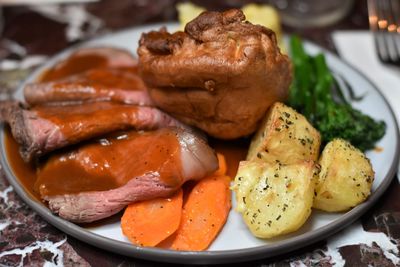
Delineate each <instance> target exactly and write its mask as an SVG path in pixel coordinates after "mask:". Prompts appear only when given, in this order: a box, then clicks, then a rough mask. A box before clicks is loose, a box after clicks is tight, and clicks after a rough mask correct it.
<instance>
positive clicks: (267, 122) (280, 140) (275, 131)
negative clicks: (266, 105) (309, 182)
mask: <svg viewBox="0 0 400 267" xmlns="http://www.w3.org/2000/svg"><path fill="white" fill-rule="evenodd" d="M320 145H321V136H320V134H319V132H318V131H317V130H316V129H315V128H314V127H313V126H312V125H311V124H310V123H309V122H308V121H307V119H306V118H305V117H304V116H303V115H301V114H300V113H298V112H296V111H295V110H294V109H292V108H290V107H288V106H286V105H284V104H282V103H280V102H276V103H275V104H274V105H272V107H271V108H270V109H269V111H268V113H267V116H265V118H264V120H263V122H262V124H261V127H260V128H259V129H258V131H257V133H256V134H255V136H254V137H253V139H252V141H251V144H250V149H249V152H248V154H247V158H246V160H255V159H260V160H262V161H268V162H275V161H276V160H279V161H280V162H282V163H286V164H290V163H296V162H299V161H303V160H312V161H317V160H318V156H319V147H320Z"/></svg>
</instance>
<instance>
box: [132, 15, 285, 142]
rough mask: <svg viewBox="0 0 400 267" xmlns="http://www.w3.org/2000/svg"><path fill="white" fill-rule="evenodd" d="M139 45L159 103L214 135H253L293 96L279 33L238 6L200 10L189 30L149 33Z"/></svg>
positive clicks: (146, 75) (144, 69)
mask: <svg viewBox="0 0 400 267" xmlns="http://www.w3.org/2000/svg"><path fill="white" fill-rule="evenodd" d="M139 44H140V46H139V48H138V54H139V70H140V71H141V76H142V78H143V80H144V81H145V83H146V85H147V86H148V88H149V94H150V96H151V98H152V100H153V101H154V103H155V104H156V106H158V107H159V108H161V109H163V110H165V111H167V112H168V113H169V114H171V115H173V116H174V117H176V118H178V119H180V120H181V121H183V122H185V123H187V124H190V125H195V126H197V127H199V128H200V129H202V130H204V131H205V132H207V133H208V134H210V135H212V136H214V137H217V138H223V139H233V138H238V137H241V136H245V135H249V134H251V133H252V132H254V131H255V130H256V129H257V127H258V124H259V122H260V120H261V119H262V117H263V116H264V114H265V112H266V111H267V109H268V108H269V107H270V106H271V105H272V104H273V103H274V102H276V101H284V100H285V99H286V97H287V95H288V89H289V85H290V82H291V79H292V75H291V64H290V61H289V59H288V57H287V56H286V55H283V54H281V52H280V50H279V47H278V46H277V42H276V38H275V34H274V33H273V32H272V31H271V30H269V29H267V28H265V27H263V26H260V25H252V24H251V23H249V22H246V21H245V16H244V14H243V12H242V11H240V10H238V9H234V10H228V11H225V12H203V13H201V14H200V15H199V16H198V17H197V18H195V19H194V20H193V21H191V22H189V23H188V24H187V25H186V27H185V31H184V32H175V33H168V32H166V30H165V29H162V30H160V31H153V32H149V33H144V34H143V35H142V37H141V39H140V43H139Z"/></svg>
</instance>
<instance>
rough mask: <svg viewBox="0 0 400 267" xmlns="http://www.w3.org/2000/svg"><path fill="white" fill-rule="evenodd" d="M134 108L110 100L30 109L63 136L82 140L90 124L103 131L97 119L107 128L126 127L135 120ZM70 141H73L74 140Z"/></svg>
mask: <svg viewBox="0 0 400 267" xmlns="http://www.w3.org/2000/svg"><path fill="white" fill-rule="evenodd" d="M136 110H137V107H136V106H133V105H123V104H115V103H112V102H94V103H87V104H85V105H73V106H71V107H69V108H66V107H59V106H36V107H34V108H33V109H32V111H33V112H36V114H37V115H38V117H40V118H43V119H46V120H48V121H51V122H52V123H53V124H55V125H57V127H58V128H59V129H60V131H61V132H62V133H63V135H64V136H66V137H67V138H70V139H71V138H72V137H74V138H75V139H76V140H82V139H83V138H82V136H88V131H89V132H93V129H90V128H91V126H93V128H96V129H98V131H99V132H104V131H103V129H101V128H100V127H99V125H98V121H101V122H103V123H104V124H103V125H106V127H107V128H108V129H110V128H111V129H115V130H120V129H126V127H124V126H126V125H128V124H129V123H131V122H132V123H133V122H134V121H135V120H136V115H135V114H136ZM106 122H108V123H106ZM117 122H118V123H117ZM86 129H88V131H86ZM77 133H79V135H78V134H77ZM71 141H72V142H74V140H71Z"/></svg>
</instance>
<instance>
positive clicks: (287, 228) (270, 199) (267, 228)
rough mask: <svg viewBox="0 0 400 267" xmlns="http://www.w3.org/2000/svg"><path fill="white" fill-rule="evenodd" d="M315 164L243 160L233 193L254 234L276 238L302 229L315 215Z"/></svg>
mask: <svg viewBox="0 0 400 267" xmlns="http://www.w3.org/2000/svg"><path fill="white" fill-rule="evenodd" d="M313 174H314V162H312V161H303V162H298V163H296V164H290V165H285V164H281V163H275V164H273V163H268V162H261V161H242V162H241V163H240V166H239V170H238V174H237V175H236V178H235V181H234V185H233V188H232V189H233V190H234V191H235V193H236V200H237V203H238V204H237V208H236V210H237V211H238V212H240V213H242V216H243V219H244V221H245V223H246V225H247V226H248V227H249V229H250V231H251V232H252V233H253V235H255V236H257V237H260V238H272V237H275V236H279V235H283V234H287V233H290V232H294V231H296V230H298V229H299V228H300V227H301V226H302V225H303V224H304V222H305V221H306V220H307V219H308V217H309V216H310V214H311V207H312V204H313V198H314V185H315V183H314V180H313Z"/></svg>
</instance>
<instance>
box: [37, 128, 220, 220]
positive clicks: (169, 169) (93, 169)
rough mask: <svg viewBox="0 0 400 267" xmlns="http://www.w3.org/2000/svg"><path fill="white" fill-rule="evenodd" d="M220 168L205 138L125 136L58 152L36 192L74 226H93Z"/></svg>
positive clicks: (168, 132)
mask: <svg viewBox="0 0 400 267" xmlns="http://www.w3.org/2000/svg"><path fill="white" fill-rule="evenodd" d="M217 167H218V160H217V158H216V155H215V153H214V151H213V150H212V149H211V148H210V147H209V146H208V145H207V144H206V143H205V142H204V140H203V139H199V138H197V137H196V136H195V135H193V134H191V133H188V132H185V131H183V130H181V129H177V128H164V129H160V130H157V131H151V132H126V133H123V134H120V135H114V136H110V137H105V138H101V139H98V140H96V141H94V142H90V143H88V144H84V145H81V146H80V147H79V148H77V149H74V150H71V151H67V152H61V153H56V154H54V155H52V156H51V157H50V158H49V160H48V161H47V162H46V163H45V164H44V165H43V166H42V167H40V168H39V171H38V180H37V182H36V185H35V187H36V188H37V190H38V191H39V192H40V194H41V196H42V198H43V199H45V200H46V201H48V202H49V207H50V209H51V210H52V211H54V212H56V213H58V214H59V216H61V217H63V218H65V219H67V220H69V221H73V222H79V223H82V222H91V221H95V220H99V219H101V218H105V217H109V216H111V215H112V214H115V213H117V212H118V211H120V210H121V209H122V208H124V207H125V206H126V205H127V204H129V203H131V202H134V201H140V200H144V199H149V198H157V197H164V196H168V195H170V194H172V193H173V192H174V191H176V190H177V189H178V188H180V186H181V185H182V184H183V183H184V182H185V181H187V180H191V179H200V178H202V177H204V176H206V175H208V174H210V173H212V172H213V171H215V170H216V169H217Z"/></svg>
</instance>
